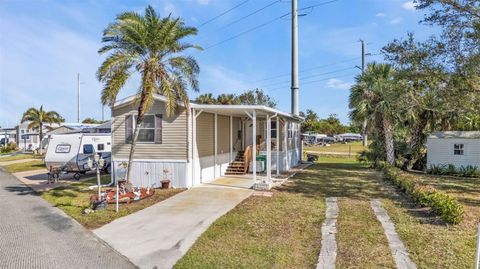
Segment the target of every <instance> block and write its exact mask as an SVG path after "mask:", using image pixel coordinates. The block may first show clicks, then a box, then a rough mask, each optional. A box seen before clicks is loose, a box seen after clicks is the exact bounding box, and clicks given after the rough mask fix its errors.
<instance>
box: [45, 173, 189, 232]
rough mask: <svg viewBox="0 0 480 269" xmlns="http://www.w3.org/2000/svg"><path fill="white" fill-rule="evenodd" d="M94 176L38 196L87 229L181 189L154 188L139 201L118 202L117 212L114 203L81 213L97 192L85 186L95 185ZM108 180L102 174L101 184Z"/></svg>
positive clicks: (156, 201)
mask: <svg viewBox="0 0 480 269" xmlns="http://www.w3.org/2000/svg"><path fill="white" fill-rule="evenodd" d="M96 182H97V180H96V178H93V179H90V180H87V181H83V182H78V183H73V184H71V185H68V186H64V187H58V188H55V189H52V190H49V191H44V192H42V193H40V196H41V197H42V198H43V199H45V200H47V201H48V202H49V203H51V204H52V205H54V206H56V207H58V208H60V209H61V210H63V211H64V212H65V213H67V215H69V216H70V217H72V218H74V219H75V220H77V221H78V222H80V223H81V224H82V225H84V226H85V227H86V228H88V229H95V228H99V227H101V226H103V225H105V224H107V223H109V222H111V221H113V220H115V219H117V218H120V217H123V216H126V215H129V214H132V213H134V212H137V211H139V210H141V209H144V208H146V207H149V206H151V205H154V204H156V203H158V202H160V201H162V200H165V199H167V198H169V197H171V196H173V195H175V194H177V193H179V192H182V191H183V190H182V189H165V190H164V189H155V194H154V195H153V196H151V197H149V198H146V199H144V200H141V201H137V202H132V203H130V204H120V210H119V212H118V213H117V212H115V204H111V205H108V207H107V209H106V210H101V211H96V212H94V213H91V214H88V215H83V214H82V212H83V210H84V209H85V208H87V207H89V205H90V196H92V195H94V194H96V193H97V189H94V190H89V189H88V188H87V187H88V186H91V185H96ZM109 182H110V175H104V176H102V184H107V183H109Z"/></svg>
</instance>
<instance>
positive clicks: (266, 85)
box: [262, 67, 355, 87]
mask: <svg viewBox="0 0 480 269" xmlns="http://www.w3.org/2000/svg"><path fill="white" fill-rule="evenodd" d="M354 68H355V67H348V68H342V69H337V70H333V71H329V72H325V73H319V74H315V75H310V76H304V77H300V79H302V80H303V79H309V78H314V77H318V76H323V75H329V74H335V73H339V72H343V71H346V70H350V69H354ZM288 82H290V80H286V81H280V82H275V83H270V84H265V85H262V86H263V87H268V86H275V85H279V84H283V83H288Z"/></svg>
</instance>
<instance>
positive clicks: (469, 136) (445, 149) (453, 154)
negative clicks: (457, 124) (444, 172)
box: [427, 131, 480, 168]
mask: <svg viewBox="0 0 480 269" xmlns="http://www.w3.org/2000/svg"><path fill="white" fill-rule="evenodd" d="M448 164H453V165H455V167H457V168H459V167H461V166H467V165H472V166H477V167H479V168H480V131H471V132H461V131H450V132H435V133H432V134H431V135H430V136H429V137H428V139H427V167H431V166H432V165H448Z"/></svg>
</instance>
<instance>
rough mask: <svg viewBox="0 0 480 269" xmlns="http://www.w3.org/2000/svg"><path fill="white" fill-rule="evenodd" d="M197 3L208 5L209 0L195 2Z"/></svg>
mask: <svg viewBox="0 0 480 269" xmlns="http://www.w3.org/2000/svg"><path fill="white" fill-rule="evenodd" d="M197 3H198V4H200V5H208V4H209V3H210V0H197Z"/></svg>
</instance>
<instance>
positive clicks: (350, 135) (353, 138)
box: [335, 133, 363, 142]
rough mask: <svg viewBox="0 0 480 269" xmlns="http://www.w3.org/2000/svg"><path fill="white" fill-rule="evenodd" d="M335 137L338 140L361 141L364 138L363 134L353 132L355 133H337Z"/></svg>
mask: <svg viewBox="0 0 480 269" xmlns="http://www.w3.org/2000/svg"><path fill="white" fill-rule="evenodd" d="M335 138H336V139H337V140H338V141H346V142H348V141H360V140H362V138H363V136H362V135H361V134H353V133H345V134H339V135H336V136H335Z"/></svg>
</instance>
